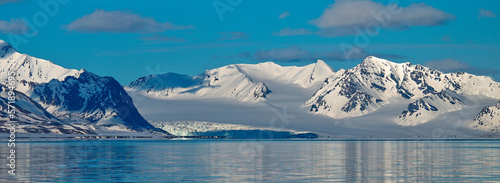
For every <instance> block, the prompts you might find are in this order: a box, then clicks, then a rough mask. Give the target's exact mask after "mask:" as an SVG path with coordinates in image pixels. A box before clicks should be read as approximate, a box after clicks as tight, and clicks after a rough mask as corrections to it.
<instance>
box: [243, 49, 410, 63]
mask: <svg viewBox="0 0 500 183" xmlns="http://www.w3.org/2000/svg"><path fill="white" fill-rule="evenodd" d="M353 49H358V50H357V51H355V52H353V54H350V55H349V57H347V55H346V54H344V53H343V52H342V51H340V50H332V51H325V52H315V51H308V50H304V49H302V48H300V47H297V46H293V47H288V48H276V49H270V50H260V51H256V52H254V53H251V52H242V53H240V54H239V55H238V56H239V57H243V58H250V59H253V60H256V61H277V62H302V61H305V62H314V61H316V60H317V59H322V60H328V61H348V60H361V59H364V58H366V57H368V56H370V55H373V56H377V57H383V58H388V59H390V58H404V57H403V56H400V55H395V54H381V53H369V52H367V51H366V50H363V49H360V48H353Z"/></svg>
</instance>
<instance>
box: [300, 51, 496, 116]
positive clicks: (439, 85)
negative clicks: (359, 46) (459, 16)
mask: <svg viewBox="0 0 500 183" xmlns="http://www.w3.org/2000/svg"><path fill="white" fill-rule="evenodd" d="M444 90H450V93H455V94H460V95H481V96H485V97H490V98H495V99H500V84H499V83H498V82H495V81H494V80H493V79H491V78H489V77H484V76H474V75H471V74H464V73H450V74H444V73H442V72H440V71H437V70H433V69H431V68H427V67H424V66H421V65H413V64H411V63H402V64H398V63H393V62H390V61H388V60H384V59H379V58H376V57H372V56H370V57H367V58H366V59H365V60H364V61H363V62H362V63H361V64H359V65H358V66H356V67H354V68H352V69H348V70H346V71H345V72H344V73H343V74H342V75H340V76H335V77H331V78H328V79H327V80H326V81H325V82H324V84H323V85H322V86H321V88H320V89H319V90H318V91H317V92H316V93H315V94H314V95H313V96H312V97H311V98H310V99H309V100H308V101H307V102H306V106H310V111H311V112H314V113H318V114H323V115H326V116H329V117H332V118H335V119H343V118H350V117H357V116H363V115H366V114H369V113H372V112H374V111H377V110H378V109H380V108H382V107H384V106H385V105H387V104H388V103H390V100H389V99H393V98H397V99H400V100H405V99H410V100H412V101H413V103H412V104H413V105H412V104H410V105H409V108H411V109H407V110H405V111H403V112H402V114H401V115H400V116H399V117H398V119H396V121H397V122H398V123H399V124H405V125H412V124H413V125H416V124H420V123H424V122H426V121H428V120H430V119H431V118H432V116H433V115H430V116H429V115H419V116H416V114H420V113H422V114H423V113H427V112H417V111H415V110H426V107H425V106H429V104H426V103H429V102H430V101H435V102H437V101H442V102H444V103H450V104H451V102H454V101H455V100H443V99H442V97H444V95H436V94H443V93H442V92H443V91H444ZM423 97H424V98H425V97H427V98H425V99H423V100H422V101H420V100H418V99H422V98H423ZM445 98H449V97H445ZM437 99H439V100H437ZM435 102H431V103H434V104H435V105H436V107H438V108H437V109H436V110H437V111H442V112H450V111H454V110H458V109H460V107H457V106H458V105H453V104H451V105H448V104H444V103H442V102H440V103H442V104H439V105H438V104H437V103H435ZM418 105H420V106H421V107H419V108H418V109H415V108H414V106H418ZM431 105H432V104H431ZM408 111H413V112H410V113H409V112H408ZM431 111H432V110H431ZM415 112H417V113H415ZM413 113H415V115H414V116H413V117H412V118H414V119H406V118H408V117H410V116H412V115H410V114H413ZM417 121H418V122H417Z"/></svg>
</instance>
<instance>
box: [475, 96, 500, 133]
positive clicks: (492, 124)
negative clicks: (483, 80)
mask: <svg viewBox="0 0 500 183" xmlns="http://www.w3.org/2000/svg"><path fill="white" fill-rule="evenodd" d="M470 127H472V128H474V129H476V130H481V131H486V132H498V129H499V128H500V102H498V103H497V104H496V105H494V106H486V107H484V108H483V110H481V112H479V114H477V116H476V117H475V118H474V120H473V121H472V122H471V123H470Z"/></svg>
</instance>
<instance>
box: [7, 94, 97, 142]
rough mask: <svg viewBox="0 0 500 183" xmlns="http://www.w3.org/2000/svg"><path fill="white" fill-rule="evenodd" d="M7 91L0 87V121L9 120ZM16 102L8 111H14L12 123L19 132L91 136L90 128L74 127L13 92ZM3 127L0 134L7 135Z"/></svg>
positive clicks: (22, 95)
mask: <svg viewBox="0 0 500 183" xmlns="http://www.w3.org/2000/svg"><path fill="white" fill-rule="evenodd" d="M8 92H9V90H8V89H7V88H6V87H5V86H4V85H0V121H2V122H7V121H10V120H9V113H8V110H9V107H8V105H9V100H8V97H9V95H8ZM12 96H16V101H15V102H13V103H11V104H10V105H11V106H12V107H13V108H12V107H11V108H10V110H12V111H15V112H14V113H12V114H13V115H14V119H13V120H14V121H17V124H19V126H18V127H16V128H17V129H16V130H18V131H19V132H25V133H55V134H93V133H94V132H93V129H92V127H91V126H81V125H80V126H74V125H72V124H69V123H66V122H64V121H63V120H60V119H59V118H57V117H55V116H53V115H52V114H50V113H48V112H47V111H45V109H43V108H42V106H40V105H39V104H38V103H37V102H35V101H33V100H32V99H31V98H30V97H28V96H26V95H25V94H23V93H21V92H18V91H16V90H14V95H12ZM7 131H8V130H7V129H6V127H5V125H2V126H0V132H2V133H7Z"/></svg>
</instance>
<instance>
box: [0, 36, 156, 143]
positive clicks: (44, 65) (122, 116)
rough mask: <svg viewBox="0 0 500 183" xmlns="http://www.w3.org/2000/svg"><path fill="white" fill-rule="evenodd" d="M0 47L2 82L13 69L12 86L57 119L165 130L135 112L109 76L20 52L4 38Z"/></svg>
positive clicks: (129, 127)
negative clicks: (14, 74)
mask: <svg viewBox="0 0 500 183" xmlns="http://www.w3.org/2000/svg"><path fill="white" fill-rule="evenodd" d="M0 50H1V51H0V80H1V81H3V82H4V83H5V82H6V81H7V74H8V73H9V72H16V76H15V80H16V84H17V85H16V87H17V88H16V89H17V90H18V91H20V92H22V93H25V94H26V95H27V96H29V97H31V98H32V99H33V100H34V101H36V102H38V103H39V104H40V105H41V106H42V107H43V109H44V110H46V111H47V112H49V113H51V114H52V115H54V116H56V117H57V118H59V119H60V120H64V121H69V122H90V123H91V124H95V125H97V126H100V127H103V128H107V129H119V130H123V131H136V132H142V131H151V132H155V133H156V132H160V133H165V132H164V131H163V130H160V129H157V128H155V127H153V126H152V125H151V124H149V123H148V122H147V121H146V120H145V119H144V118H143V117H142V116H141V115H140V114H139V112H138V111H137V109H136V108H135V106H134V104H133V101H132V100H131V98H130V97H129V96H128V94H127V92H125V90H124V89H123V87H122V86H121V85H120V84H119V83H118V82H117V81H116V80H115V79H113V78H112V77H100V76H97V75H95V74H93V73H91V72H87V71H85V70H83V69H82V70H80V71H77V70H73V69H65V68H63V67H61V66H58V65H56V64H54V63H52V62H50V61H47V60H43V59H38V58H35V57H31V56H29V55H26V54H21V53H19V52H17V51H16V50H15V49H14V48H13V47H12V46H11V45H9V44H8V43H6V42H4V41H0ZM165 134H166V133H165Z"/></svg>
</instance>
